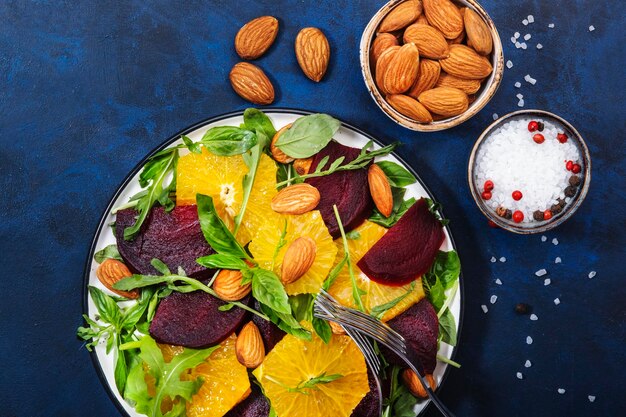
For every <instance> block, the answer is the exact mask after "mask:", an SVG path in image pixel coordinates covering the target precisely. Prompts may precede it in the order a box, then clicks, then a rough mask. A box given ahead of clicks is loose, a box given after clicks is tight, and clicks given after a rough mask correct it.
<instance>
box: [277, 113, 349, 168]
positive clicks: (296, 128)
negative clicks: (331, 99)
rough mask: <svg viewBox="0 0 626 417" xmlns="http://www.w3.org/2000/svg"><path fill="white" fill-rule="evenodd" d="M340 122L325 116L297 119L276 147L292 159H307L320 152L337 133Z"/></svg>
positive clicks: (318, 115)
mask: <svg viewBox="0 0 626 417" xmlns="http://www.w3.org/2000/svg"><path fill="white" fill-rule="evenodd" d="M340 126H341V122H340V121H339V120H337V119H335V118H333V117H331V116H329V115H327V114H310V115H308V116H303V117H300V118H298V119H297V120H296V121H295V122H294V123H293V125H292V126H291V127H290V128H289V129H287V130H286V131H285V132H284V133H283V134H282V135H280V137H279V138H278V140H277V141H276V146H277V147H278V148H279V149H280V150H281V151H283V152H284V153H285V154H287V155H289V156H291V157H292V158H308V157H310V156H313V155H315V154H316V153H318V152H319V151H321V150H322V149H323V148H324V147H325V146H326V145H328V142H330V140H331V139H332V138H333V135H334V134H335V133H337V131H338V130H339V127H340Z"/></svg>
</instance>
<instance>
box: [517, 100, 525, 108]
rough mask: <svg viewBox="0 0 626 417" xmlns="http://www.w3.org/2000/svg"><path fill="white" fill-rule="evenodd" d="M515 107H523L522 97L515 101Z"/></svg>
mask: <svg viewBox="0 0 626 417" xmlns="http://www.w3.org/2000/svg"><path fill="white" fill-rule="evenodd" d="M517 107H524V99H523V98H522V99H520V101H518V102H517Z"/></svg>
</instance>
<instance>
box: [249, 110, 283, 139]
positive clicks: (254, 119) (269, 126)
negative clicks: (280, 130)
mask: <svg viewBox="0 0 626 417" xmlns="http://www.w3.org/2000/svg"><path fill="white" fill-rule="evenodd" d="M243 123H244V125H245V126H246V128H247V129H248V130H251V131H253V132H254V131H257V130H258V131H262V132H263V134H265V136H267V137H268V138H270V139H271V138H273V137H274V135H275V134H276V129H275V128H274V124H273V123H272V121H271V120H270V118H269V117H267V115H266V114H265V113H263V112H262V111H261V110H259V109H255V108H252V107H250V108H247V109H246V110H245V111H244V112H243Z"/></svg>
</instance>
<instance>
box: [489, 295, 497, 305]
mask: <svg viewBox="0 0 626 417" xmlns="http://www.w3.org/2000/svg"><path fill="white" fill-rule="evenodd" d="M497 300H498V296H497V295H492V296H491V298H490V299H489V302H490V303H491V304H495V303H496V301H497Z"/></svg>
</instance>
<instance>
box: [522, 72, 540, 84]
mask: <svg viewBox="0 0 626 417" xmlns="http://www.w3.org/2000/svg"><path fill="white" fill-rule="evenodd" d="M524 81H526V82H527V83H530V84H532V85H535V84H536V83H537V80H536V79H534V78H533V77H531V76H530V74H526V76H524Z"/></svg>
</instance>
